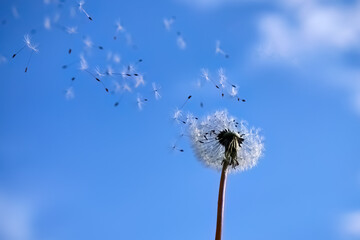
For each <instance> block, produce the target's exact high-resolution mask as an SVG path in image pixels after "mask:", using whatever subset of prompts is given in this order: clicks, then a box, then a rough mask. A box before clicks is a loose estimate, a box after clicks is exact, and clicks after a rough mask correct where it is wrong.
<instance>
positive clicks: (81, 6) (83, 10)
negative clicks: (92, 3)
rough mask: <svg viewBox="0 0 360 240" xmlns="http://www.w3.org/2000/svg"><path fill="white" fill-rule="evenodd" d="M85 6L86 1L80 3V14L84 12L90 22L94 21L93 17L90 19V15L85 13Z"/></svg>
mask: <svg viewBox="0 0 360 240" xmlns="http://www.w3.org/2000/svg"><path fill="white" fill-rule="evenodd" d="M84 4H85V2H84V1H80V2H79V11H80V12H83V13H84V14H85V15H86V16H87V17H88V18H89V20H91V21H92V17H90V15H89V14H88V13H87V12H86V11H85V9H84V8H83V5H84Z"/></svg>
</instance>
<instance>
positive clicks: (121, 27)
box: [113, 20, 125, 40]
mask: <svg viewBox="0 0 360 240" xmlns="http://www.w3.org/2000/svg"><path fill="white" fill-rule="evenodd" d="M115 25H116V30H115V34H114V37H113V38H114V40H116V39H117V35H118V33H122V32H125V28H124V26H123V25H121V23H120V20H118V21H116V22H115Z"/></svg>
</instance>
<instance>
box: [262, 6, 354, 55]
mask: <svg viewBox="0 0 360 240" xmlns="http://www.w3.org/2000/svg"><path fill="white" fill-rule="evenodd" d="M283 7H284V11H283V12H282V13H276V14H274V13H272V14H267V15H265V16H264V17H262V18H261V20H260V24H259V27H260V32H261V34H262V39H261V43H260V49H262V50H263V53H264V54H267V55H269V56H271V55H272V56H274V55H278V56H281V57H288V58H292V57H297V56H299V55H305V54H306V55H309V54H314V53H315V54H318V53H319V52H321V51H326V50H328V49H331V50H333V51H337V52H341V51H344V50H347V49H349V48H354V47H358V44H359V43H360V38H359V37H358V36H359V34H360V24H359V23H360V15H359V11H360V4H354V5H350V6H338V5H336V6H335V5H325V4H320V3H317V2H316V1H305V2H301V3H298V2H297V1H291V2H290V3H289V2H287V3H284V4H283Z"/></svg>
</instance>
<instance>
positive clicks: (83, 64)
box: [80, 54, 109, 92]
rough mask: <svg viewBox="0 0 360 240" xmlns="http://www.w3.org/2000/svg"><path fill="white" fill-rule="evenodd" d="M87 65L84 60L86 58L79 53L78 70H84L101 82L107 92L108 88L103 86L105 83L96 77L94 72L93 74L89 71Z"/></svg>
mask: <svg viewBox="0 0 360 240" xmlns="http://www.w3.org/2000/svg"><path fill="white" fill-rule="evenodd" d="M88 68H89V65H88V63H87V61H86V59H85V58H84V56H83V55H82V54H80V70H81V71H85V72H87V73H88V74H89V75H90V76H92V77H93V78H95V80H96V81H98V82H99V83H101V84H102V85H103V87H104V89H105V91H106V92H109V89H108V88H107V87H106V86H105V84H104V83H103V82H102V81H101V80H100V78H98V77H97V76H96V75H95V74H93V73H92V72H90V71H89V70H88Z"/></svg>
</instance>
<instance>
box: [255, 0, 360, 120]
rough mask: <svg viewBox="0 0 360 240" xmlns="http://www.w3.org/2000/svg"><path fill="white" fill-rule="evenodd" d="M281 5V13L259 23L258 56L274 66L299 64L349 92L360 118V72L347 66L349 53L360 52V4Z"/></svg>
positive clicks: (293, 0) (293, 1)
mask: <svg viewBox="0 0 360 240" xmlns="http://www.w3.org/2000/svg"><path fill="white" fill-rule="evenodd" d="M278 3H280V6H281V10H280V11H278V12H277V13H274V12H272V13H269V14H266V15H264V16H262V17H261V18H260V20H259V25H258V26H259V31H260V36H261V37H260V40H259V43H258V44H257V46H256V48H257V53H258V56H260V57H261V59H265V60H266V61H270V62H273V61H274V60H280V61H283V62H284V63H292V64H294V63H295V64H296V65H300V66H302V67H303V68H304V67H305V68H306V69H308V70H309V71H311V72H312V73H314V75H315V74H316V75H318V76H319V79H322V80H323V81H324V83H326V84H327V85H329V86H330V85H333V86H336V87H337V88H338V87H340V88H342V89H345V90H346V91H347V92H348V93H349V96H350V97H349V98H350V100H351V101H352V105H353V106H354V109H355V110H356V111H357V112H358V113H359V114H360V84H359V82H360V74H359V73H360V72H359V70H358V69H356V68H354V67H352V66H348V64H346V63H345V62H344V56H345V55H346V54H347V53H348V52H351V51H354V50H359V49H360V37H359V36H360V14H359V12H360V2H356V3H348V5H344V4H343V5H335V4H329V3H327V4H325V3H324V2H322V1H315V0H305V1H300V0H290V1H285V0H281V1H278ZM314 78H315V77H314Z"/></svg>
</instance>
